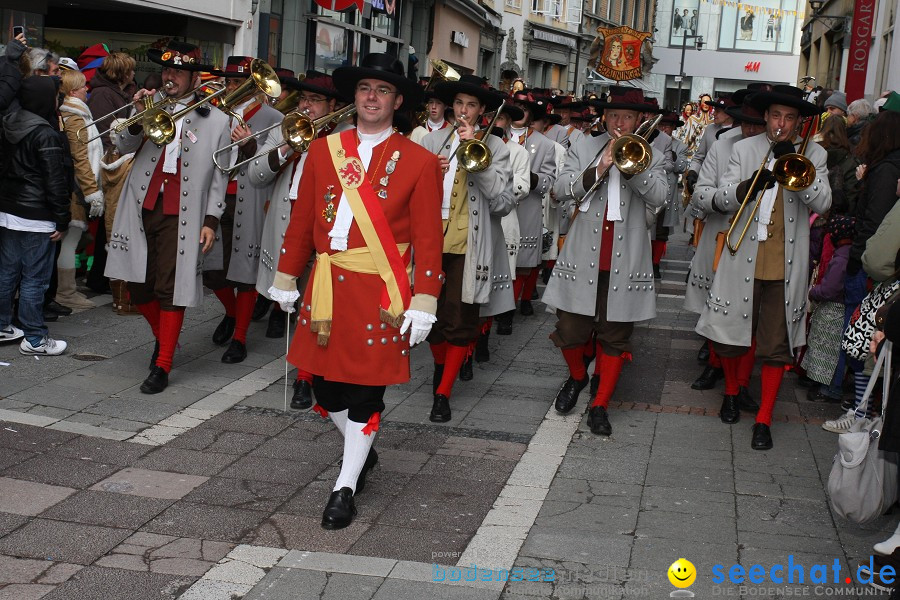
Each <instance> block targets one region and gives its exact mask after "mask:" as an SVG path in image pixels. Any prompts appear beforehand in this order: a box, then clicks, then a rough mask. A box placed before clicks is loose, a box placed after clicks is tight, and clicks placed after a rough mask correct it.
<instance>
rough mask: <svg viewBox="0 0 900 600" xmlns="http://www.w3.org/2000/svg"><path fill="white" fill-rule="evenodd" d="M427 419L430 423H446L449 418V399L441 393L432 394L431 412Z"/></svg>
mask: <svg viewBox="0 0 900 600" xmlns="http://www.w3.org/2000/svg"><path fill="white" fill-rule="evenodd" d="M428 420H429V421H431V422H432V423H446V422H447V421H449V420H450V399H449V398H447V396H445V395H443V394H435V395H434V404H432V406H431V414H430V415H428Z"/></svg>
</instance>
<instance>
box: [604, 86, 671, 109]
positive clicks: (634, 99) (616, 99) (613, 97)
mask: <svg viewBox="0 0 900 600" xmlns="http://www.w3.org/2000/svg"><path fill="white" fill-rule="evenodd" d="M591 106H593V107H594V108H596V109H597V110H610V109H613V110H615V109H618V110H635V111H637V112H656V110H657V107H656V106H653V105H652V104H649V103H648V102H646V101H645V100H644V94H642V93H641V90H639V89H637V88H628V87H623V86H616V85H614V86H610V88H609V99H608V100H607V101H606V102H596V101H595V102H593V103H592V104H591Z"/></svg>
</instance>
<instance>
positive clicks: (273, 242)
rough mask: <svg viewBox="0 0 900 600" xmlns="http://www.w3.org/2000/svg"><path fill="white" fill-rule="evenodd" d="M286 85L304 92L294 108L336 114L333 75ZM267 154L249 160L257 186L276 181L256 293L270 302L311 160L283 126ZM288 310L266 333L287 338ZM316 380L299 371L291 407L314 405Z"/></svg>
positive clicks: (326, 130) (312, 114) (302, 282)
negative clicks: (292, 143) (291, 142)
mask: <svg viewBox="0 0 900 600" xmlns="http://www.w3.org/2000/svg"><path fill="white" fill-rule="evenodd" d="M282 84H283V85H286V86H288V87H292V88H294V89H296V90H298V91H299V92H300V95H299V97H298V100H299V103H298V104H297V106H296V107H295V108H296V110H299V111H300V112H302V113H305V114H306V115H307V116H308V117H309V118H310V119H312V120H316V119H320V118H322V117H324V116H326V115H328V114H331V113H333V112H334V106H335V103H336V102H337V101H338V100H339V99H340V94H339V93H338V91H337V88H336V87H334V82H333V81H332V79H331V75H326V74H325V73H320V72H318V71H313V70H309V71H307V72H306V78H305V79H303V80H302V81H298V80H297V79H294V78H283V79H282ZM352 128H353V124H352V123H349V122H343V123H339V124H338V125H337V126H334V125H331V126H328V127H323V128H321V129H320V130H319V131H318V132H316V138H322V137H325V136H327V135H328V134H330V133H337V132H340V131H344V130H345V129H352ZM261 154H263V158H260V159H259V160H254V161H252V162H251V163H250V165H249V169H250V181H251V183H252V184H253V185H260V186H269V185H270V184H271V183H272V182H273V181H274V182H275V183H274V187H272V188H270V189H271V190H272V193H271V196H270V197H271V200H270V201H269V210H268V212H267V213H266V221H265V224H264V225H263V233H262V243H261V246H262V247H261V249H260V256H259V272H258V274H257V276H256V291H257V292H259V293H260V294H262V295H263V296H265V297H266V298H268V299H269V300H271V299H272V298H271V297H270V295H269V288H270V287H271V286H272V284H273V282H274V280H275V273H276V272H277V271H278V262H279V259H280V258H281V252H280V250H281V244H282V242H283V241H284V234H285V232H286V231H287V227H288V223H289V222H290V219H291V210H292V209H293V207H294V203H295V201H296V200H297V190H298V189H299V188H300V176H301V175H302V174H303V167H304V165H305V164H306V156H307V154H306V152H295V151H294V150H293V149H292V148H291V146H290V145H288V144H287V143H286V142H285V141H284V137H283V136H282V133H281V130H280V129H278V128H276V129H274V130H272V132H271V133H270V134H269V136H268V138H267V139H266V143H265V144H264V145H263V146H262V150H261ZM308 277H309V272H308V271H304V273H303V274H302V275H301V276H300V278H299V279H298V283H297V289H298V290H299V291H300V292H301V293H302V292H303V290H304V289H305V288H306V281H307V279H308ZM285 320H286V319H285V313H283V312H282V311H281V310H280V309H279V307H278V304H277V303H275V305H274V306H273V307H272V312H271V314H270V315H269V324H268V327H267V328H266V337H272V338H275V337H278V338H283V337H284V334H285ZM312 382H313V374H312V373H310V372H309V371H306V370H304V369H299V368H298V369H297V377H296V378H295V379H294V384H293V387H294V393H293V396H292V397H291V408H294V409H298V410H299V409H304V408H309V407H310V406H312Z"/></svg>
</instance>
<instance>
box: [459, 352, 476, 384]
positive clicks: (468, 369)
mask: <svg viewBox="0 0 900 600" xmlns="http://www.w3.org/2000/svg"><path fill="white" fill-rule="evenodd" d="M474 377H475V372H474V371H473V370H472V357H471V356H469V357H466V360H464V361H463V364H462V366H461V367H460V368H459V380H460V381H472V378H474Z"/></svg>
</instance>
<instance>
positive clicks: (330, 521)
mask: <svg viewBox="0 0 900 600" xmlns="http://www.w3.org/2000/svg"><path fill="white" fill-rule="evenodd" d="M355 516H356V506H355V505H354V504H353V490H351V489H350V488H348V487H342V488H341V489H339V490H338V491H336V492H331V497H330V498H328V504H327V505H325V510H324V511H323V512H322V527H323V528H324V529H343V528H344V527H346V526H347V525H349V524H350V523H352V522H353V517H355Z"/></svg>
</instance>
